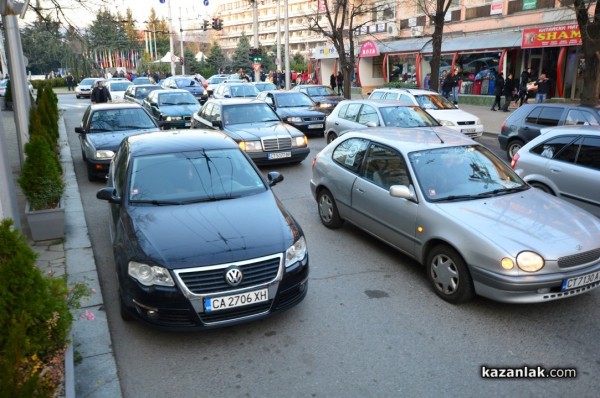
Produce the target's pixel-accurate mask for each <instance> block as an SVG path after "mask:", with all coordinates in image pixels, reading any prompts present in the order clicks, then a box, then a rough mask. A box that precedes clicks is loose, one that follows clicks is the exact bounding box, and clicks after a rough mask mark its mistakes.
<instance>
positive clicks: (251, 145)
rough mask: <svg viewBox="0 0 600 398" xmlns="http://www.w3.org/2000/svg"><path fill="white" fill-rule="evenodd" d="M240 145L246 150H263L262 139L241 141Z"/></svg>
mask: <svg viewBox="0 0 600 398" xmlns="http://www.w3.org/2000/svg"><path fill="white" fill-rule="evenodd" d="M238 145H239V147H240V149H241V150H242V151H244V152H261V151H262V144H261V143H260V141H241V142H240V143H239V144H238Z"/></svg>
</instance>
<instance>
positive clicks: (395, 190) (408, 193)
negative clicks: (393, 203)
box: [390, 185, 416, 202]
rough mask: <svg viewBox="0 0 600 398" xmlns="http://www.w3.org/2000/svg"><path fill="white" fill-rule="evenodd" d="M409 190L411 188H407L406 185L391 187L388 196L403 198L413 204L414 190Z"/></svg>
mask: <svg viewBox="0 0 600 398" xmlns="http://www.w3.org/2000/svg"><path fill="white" fill-rule="evenodd" d="M411 188H412V187H410V188H409V187H408V186H406V185H392V186H391V187H390V196H392V197H394V198H403V199H407V200H410V201H412V202H415V201H416V196H415V192H414V189H412V190H411Z"/></svg>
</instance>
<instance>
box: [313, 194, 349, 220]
mask: <svg viewBox="0 0 600 398" xmlns="http://www.w3.org/2000/svg"><path fill="white" fill-rule="evenodd" d="M317 206H318V208H319V218H320V219H321V223H322V224H323V225H324V226H326V227H327V228H331V229H336V228H339V227H341V226H342V224H343V223H344V220H342V218H341V217H340V213H339V212H338V209H337V205H336V204H335V199H334V198H333V195H332V194H331V192H329V190H327V189H321V190H320V191H319V193H318V194H317Z"/></svg>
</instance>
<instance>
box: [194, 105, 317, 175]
mask: <svg viewBox="0 0 600 398" xmlns="http://www.w3.org/2000/svg"><path fill="white" fill-rule="evenodd" d="M192 128H210V129H218V130H222V131H223V132H224V133H225V134H227V135H228V136H229V137H231V138H233V140H234V141H235V142H237V143H238V145H239V146H240V148H242V150H244V151H245V152H246V153H247V154H248V155H249V156H250V158H252V160H253V161H254V163H256V164H257V165H259V166H262V165H269V164H274V163H300V162H302V161H303V160H304V159H306V157H307V156H308V154H309V153H310V149H309V148H308V139H307V138H306V136H305V135H304V134H303V133H302V132H301V131H300V130H298V129H296V128H295V127H293V126H290V125H289V124H287V123H284V122H283V121H281V119H280V118H279V116H277V114H276V113H275V112H274V111H273V109H271V107H270V106H269V105H267V103H266V102H263V101H259V100H256V99H244V98H239V99H215V98H212V99H209V100H208V101H206V103H205V104H204V106H202V108H201V109H200V110H199V111H198V112H197V113H195V114H194V116H193V118H192Z"/></svg>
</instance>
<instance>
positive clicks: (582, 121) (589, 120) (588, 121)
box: [565, 109, 599, 126]
mask: <svg viewBox="0 0 600 398" xmlns="http://www.w3.org/2000/svg"><path fill="white" fill-rule="evenodd" d="M598 124H599V123H598V120H596V118H595V117H594V115H592V114H591V113H590V112H587V111H582V110H580V109H570V110H569V111H568V112H567V117H566V119H565V125H567V126H577V125H585V126H598Z"/></svg>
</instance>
